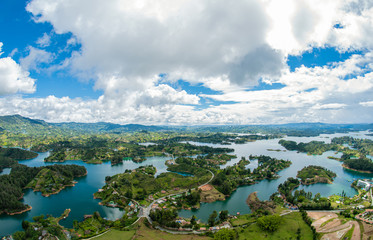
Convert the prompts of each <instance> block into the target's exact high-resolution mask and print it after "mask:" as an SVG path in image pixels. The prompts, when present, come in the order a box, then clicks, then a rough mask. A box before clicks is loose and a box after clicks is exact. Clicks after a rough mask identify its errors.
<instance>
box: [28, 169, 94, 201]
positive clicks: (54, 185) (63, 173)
mask: <svg viewBox="0 0 373 240" xmlns="http://www.w3.org/2000/svg"><path fill="white" fill-rule="evenodd" d="M85 175H87V170H86V169H85V167H83V166H78V165H55V166H51V167H45V168H43V169H41V170H40V171H39V173H38V174H37V175H36V176H35V177H34V179H32V180H31V182H30V183H29V184H27V186H26V187H25V188H32V189H33V190H34V192H37V191H38V192H41V193H42V195H43V196H44V197H49V196H50V195H52V194H57V193H59V192H60V191H61V190H62V189H64V188H65V187H73V186H75V184H76V183H77V182H75V181H74V178H79V177H82V176H85Z"/></svg>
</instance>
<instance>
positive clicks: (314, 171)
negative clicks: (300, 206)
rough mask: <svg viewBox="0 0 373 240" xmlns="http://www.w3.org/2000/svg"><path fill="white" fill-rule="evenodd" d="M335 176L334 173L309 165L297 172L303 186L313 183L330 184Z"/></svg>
mask: <svg viewBox="0 0 373 240" xmlns="http://www.w3.org/2000/svg"><path fill="white" fill-rule="evenodd" d="M336 176H337V174H335V173H334V172H332V171H330V170H328V169H326V168H323V167H320V166H314V165H310V166H307V167H304V168H303V169H302V170H300V171H298V174H297V177H298V178H300V179H301V183H302V184H303V185H310V184H315V183H329V184H330V183H332V182H333V179H334V178H335V177H336Z"/></svg>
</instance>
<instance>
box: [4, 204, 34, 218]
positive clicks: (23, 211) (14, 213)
mask: <svg viewBox="0 0 373 240" xmlns="http://www.w3.org/2000/svg"><path fill="white" fill-rule="evenodd" d="M31 209H32V207H31V206H28V208H26V209H24V210H21V211H18V212H13V213H8V212H4V213H5V214H7V215H10V216H13V215H18V214H22V213H25V212H28V211H30V210H31Z"/></svg>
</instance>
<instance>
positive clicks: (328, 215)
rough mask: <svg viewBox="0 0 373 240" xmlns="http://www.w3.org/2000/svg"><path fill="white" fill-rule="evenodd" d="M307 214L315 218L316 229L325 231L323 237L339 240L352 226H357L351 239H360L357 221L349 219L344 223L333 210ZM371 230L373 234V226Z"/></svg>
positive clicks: (325, 239) (326, 239) (327, 239)
mask: <svg viewBox="0 0 373 240" xmlns="http://www.w3.org/2000/svg"><path fill="white" fill-rule="evenodd" d="M307 214H308V216H309V217H310V218H312V219H313V220H314V221H313V223H312V226H314V227H315V228H316V231H317V232H319V233H324V235H323V236H322V238H321V239H324V240H339V239H341V238H342V237H343V236H344V235H345V234H346V233H347V232H348V230H350V229H351V228H352V226H355V227H354V231H353V233H352V238H351V239H352V240H359V239H360V225H359V223H358V222H357V221H348V222H346V223H344V224H342V221H341V220H340V219H338V215H337V214H335V213H332V212H307ZM333 218H335V219H333ZM330 219H333V220H330ZM329 220H330V222H328V223H327V224H325V225H324V226H322V227H321V225H323V223H325V222H326V221H329ZM371 231H372V235H373V227H372V228H371Z"/></svg>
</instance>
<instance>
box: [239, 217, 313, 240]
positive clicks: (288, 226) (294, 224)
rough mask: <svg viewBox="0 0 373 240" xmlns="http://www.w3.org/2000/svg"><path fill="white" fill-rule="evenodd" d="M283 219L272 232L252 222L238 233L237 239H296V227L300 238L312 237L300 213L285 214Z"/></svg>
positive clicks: (308, 239) (305, 239) (310, 239)
mask: <svg viewBox="0 0 373 240" xmlns="http://www.w3.org/2000/svg"><path fill="white" fill-rule="evenodd" d="M283 220H284V221H283V223H282V224H281V225H280V227H279V229H278V230H277V231H275V232H274V233H268V232H264V231H262V230H261V229H260V228H259V226H258V225H257V224H256V223H254V224H252V225H250V226H249V227H247V228H245V229H244V230H243V231H242V232H240V233H239V239H296V237H297V230H298V228H300V231H301V232H300V236H301V239H302V240H303V239H304V240H312V239H313V235H312V231H311V228H310V227H309V226H308V225H307V224H306V223H305V222H304V221H303V219H302V216H301V215H300V213H297V212H294V213H290V214H288V215H285V216H283Z"/></svg>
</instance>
